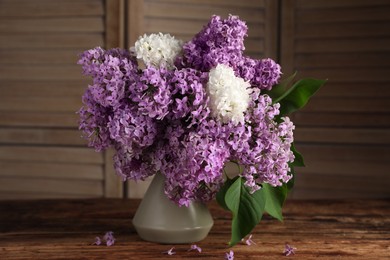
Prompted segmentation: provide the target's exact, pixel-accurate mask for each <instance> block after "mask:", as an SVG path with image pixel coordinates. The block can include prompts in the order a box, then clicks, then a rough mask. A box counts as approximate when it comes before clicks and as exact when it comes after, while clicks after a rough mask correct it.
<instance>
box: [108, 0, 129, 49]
mask: <svg viewBox="0 0 390 260" xmlns="http://www.w3.org/2000/svg"><path fill="white" fill-rule="evenodd" d="M105 4H106V6H105V10H106V17H105V47H106V48H107V49H111V48H118V47H120V48H124V46H125V35H124V31H125V15H124V13H125V2H124V0H119V1H118V0H108V1H106V2H105Z"/></svg>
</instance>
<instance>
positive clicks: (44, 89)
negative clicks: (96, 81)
mask: <svg viewBox="0 0 390 260" xmlns="http://www.w3.org/2000/svg"><path fill="white" fill-rule="evenodd" d="M88 83H90V80H62V81H61V80H34V81H29V80H28V79H25V80H0V93H1V95H2V96H8V97H26V96H31V93H39V96H41V97H47V98H50V97H51V98H54V97H77V98H78V99H81V95H82V94H83V93H84V91H85V89H86V88H87V85H88ZM53 86H55V87H53ZM80 104H81V103H80Z"/></svg>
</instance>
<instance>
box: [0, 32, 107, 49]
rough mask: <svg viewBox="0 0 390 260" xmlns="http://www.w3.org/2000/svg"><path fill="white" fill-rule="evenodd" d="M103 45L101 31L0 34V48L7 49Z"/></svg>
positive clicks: (79, 47)
mask: <svg viewBox="0 0 390 260" xmlns="http://www.w3.org/2000/svg"><path fill="white" fill-rule="evenodd" d="M95 46H104V39H103V34H101V33H62V34H57V33H51V34H34V35H29V34H7V35H6V34H1V35H0V48H5V49H7V48H9V49H39V48H40V49H50V48H59V49H64V48H77V49H89V48H94V47H95Z"/></svg>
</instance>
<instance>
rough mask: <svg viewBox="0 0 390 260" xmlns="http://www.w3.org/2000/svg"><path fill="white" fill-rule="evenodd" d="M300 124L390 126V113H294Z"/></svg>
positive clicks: (296, 120)
mask: <svg viewBox="0 0 390 260" xmlns="http://www.w3.org/2000/svg"><path fill="white" fill-rule="evenodd" d="M293 118H294V123H295V124H296V125H298V126H317V127H371V128H381V127H387V128H388V127H390V114H383V113H356V112H352V113H348V112H347V113H346V112H337V113H332V112H328V113H326V112H315V113H306V112H303V111H302V112H300V113H296V114H295V115H293Z"/></svg>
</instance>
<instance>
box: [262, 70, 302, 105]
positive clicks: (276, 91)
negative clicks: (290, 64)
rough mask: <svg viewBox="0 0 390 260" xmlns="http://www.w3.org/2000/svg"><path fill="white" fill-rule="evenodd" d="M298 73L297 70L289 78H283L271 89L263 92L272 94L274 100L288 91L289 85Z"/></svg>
mask: <svg viewBox="0 0 390 260" xmlns="http://www.w3.org/2000/svg"><path fill="white" fill-rule="evenodd" d="M296 75H297V72H295V73H294V74H292V75H290V76H289V77H288V78H286V79H283V80H282V81H281V82H280V83H279V84H276V85H275V86H273V87H272V89H271V90H268V91H264V92H263V93H264V94H267V95H268V96H270V97H271V98H272V100H275V99H278V98H279V97H280V96H282V95H283V94H284V93H285V92H286V90H287V88H288V86H289V85H290V84H291V82H292V81H293V79H294V78H295V76H296Z"/></svg>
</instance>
